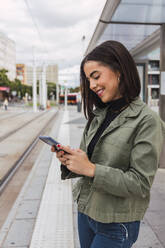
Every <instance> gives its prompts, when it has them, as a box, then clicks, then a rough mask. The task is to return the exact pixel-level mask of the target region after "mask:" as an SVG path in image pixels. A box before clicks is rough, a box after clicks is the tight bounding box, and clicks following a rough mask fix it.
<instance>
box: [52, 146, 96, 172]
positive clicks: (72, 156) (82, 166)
mask: <svg viewBox="0 0 165 248" xmlns="http://www.w3.org/2000/svg"><path fill="white" fill-rule="evenodd" d="M60 149H62V150H64V151H65V152H66V153H65V152H64V151H59V152H57V151H55V148H52V149H51V150H52V151H55V152H56V157H57V158H58V159H59V160H60V162H61V163H62V164H63V165H65V166H66V167H67V168H68V170H70V171H72V172H74V173H76V174H79V175H84V176H88V177H94V173H95V164H93V163H91V162H90V161H89V159H88V157H87V155H86V153H85V152H84V151H82V150H81V149H71V148H70V147H69V146H62V145H61V146H60Z"/></svg>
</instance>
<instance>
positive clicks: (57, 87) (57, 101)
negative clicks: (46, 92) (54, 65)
mask: <svg viewBox="0 0 165 248" xmlns="http://www.w3.org/2000/svg"><path fill="white" fill-rule="evenodd" d="M56 104H57V105H59V84H58V82H57V83H56Z"/></svg>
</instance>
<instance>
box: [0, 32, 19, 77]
mask: <svg viewBox="0 0 165 248" xmlns="http://www.w3.org/2000/svg"><path fill="white" fill-rule="evenodd" d="M15 65H16V46H15V42H14V41H13V40H11V39H9V38H8V37H7V36H6V35H5V34H3V33H1V32H0V69H6V70H8V73H7V75H8V78H9V79H10V80H11V81H12V80H14V79H15V78H16V67H15Z"/></svg>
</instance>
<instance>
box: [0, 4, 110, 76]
mask: <svg viewBox="0 0 165 248" xmlns="http://www.w3.org/2000/svg"><path fill="white" fill-rule="evenodd" d="M105 2H106V0H5V1H3V2H2V3H1V15H0V32H3V33H5V34H6V35H7V36H8V37H9V38H11V39H12V40H14V41H15V43H16V59H17V63H26V64H31V63H32V60H33V51H34V53H35V57H36V61H37V63H38V64H42V63H43V61H44V60H46V61H47V63H51V64H52V63H58V64H59V68H60V72H61V73H65V72H66V71H67V72H69V71H71V72H73V73H74V72H76V71H78V68H79V63H80V61H81V59H82V54H83V52H84V51H85V49H86V47H87V45H88V44H89V41H90V39H91V37H92V34H93V32H94V30H95V27H96V25H97V22H98V20H99V17H100V15H101V12H102V10H103V7H104V5H105ZM83 36H85V41H82V37H83ZM64 68H67V69H65V70H64ZM68 68H69V69H68Z"/></svg>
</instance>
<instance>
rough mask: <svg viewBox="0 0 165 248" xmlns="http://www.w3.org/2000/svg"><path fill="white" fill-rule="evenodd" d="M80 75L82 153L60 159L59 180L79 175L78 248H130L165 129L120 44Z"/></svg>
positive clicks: (108, 46)
mask: <svg viewBox="0 0 165 248" xmlns="http://www.w3.org/2000/svg"><path fill="white" fill-rule="evenodd" d="M80 76H81V92H82V99H83V106H84V113H85V116H86V118H87V119H88V123H87V125H86V127H85V130H84V134H83V137H82V141H81V145H80V149H71V148H70V147H66V146H61V148H62V149H63V150H64V151H66V152H67V153H64V152H63V151H60V152H56V154H57V158H58V159H59V160H60V161H61V163H62V166H61V169H62V179H66V178H72V177H76V176H80V179H79V181H78V182H77V184H76V186H75V187H74V190H73V195H74V199H75V201H77V204H78V230H79V239H80V244H81V248H130V247H132V245H133V243H135V241H136V240H137V237H138V234H139V225H140V220H142V218H143V216H144V214H145V212H146V209H147V207H148V204H149V200H150V189H151V185H152V183H153V179H154V176H155V173H156V170H157V168H158V164H159V158H160V153H161V148H162V143H163V122H162V121H161V119H160V118H159V116H158V115H157V114H156V113H155V112H153V111H152V110H150V109H149V108H148V107H147V105H146V104H145V103H144V102H142V100H141V99H140V98H139V94H140V80H139V76H138V72H137V69H136V65H135V63H134V61H133V59H132V57H131V55H130V53H129V52H128V50H127V49H126V48H125V47H124V46H123V45H122V44H121V43H119V42H117V41H106V42H104V43H102V44H101V45H99V46H97V47H96V48H95V49H94V50H93V51H92V52H90V53H89V54H88V55H87V56H86V57H85V58H84V59H83V61H82V63H81V75H80ZM52 151H55V149H54V148H53V147H52Z"/></svg>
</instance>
